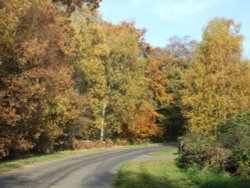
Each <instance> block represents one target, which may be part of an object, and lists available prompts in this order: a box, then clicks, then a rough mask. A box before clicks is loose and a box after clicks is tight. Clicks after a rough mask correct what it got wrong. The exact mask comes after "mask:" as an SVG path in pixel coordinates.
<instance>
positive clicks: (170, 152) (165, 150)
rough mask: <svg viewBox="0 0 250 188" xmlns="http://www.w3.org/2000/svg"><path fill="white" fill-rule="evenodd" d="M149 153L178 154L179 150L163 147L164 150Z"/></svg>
mask: <svg viewBox="0 0 250 188" xmlns="http://www.w3.org/2000/svg"><path fill="white" fill-rule="evenodd" d="M149 154H150V155H156V156H160V155H176V154H177V150H176V149H175V148H171V149H163V150H159V151H154V152H151V153H149Z"/></svg>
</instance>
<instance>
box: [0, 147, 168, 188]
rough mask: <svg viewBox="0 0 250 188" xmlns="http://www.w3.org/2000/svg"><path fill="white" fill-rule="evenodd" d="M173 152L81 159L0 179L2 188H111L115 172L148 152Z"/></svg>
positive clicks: (140, 151) (138, 151)
mask: <svg viewBox="0 0 250 188" xmlns="http://www.w3.org/2000/svg"><path fill="white" fill-rule="evenodd" d="M165 148H172V147H171V146H152V147H144V148H136V149H122V150H121V149H120V150H112V151H106V152H99V153H95V154H89V155H83V156H78V157H72V158H67V159H60V160H56V161H49V162H45V163H40V164H33V165H29V166H25V167H22V168H20V169H16V170H14V171H11V172H8V173H5V174H2V175H0V187H1V188H110V187H114V182H115V174H116V170H117V168H118V167H119V166H120V165H121V164H122V163H124V162H127V161H129V160H132V159H135V158H137V157H140V156H142V155H144V154H146V153H148V152H152V151H156V150H160V149H165Z"/></svg>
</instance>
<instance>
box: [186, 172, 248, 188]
mask: <svg viewBox="0 0 250 188" xmlns="http://www.w3.org/2000/svg"><path fill="white" fill-rule="evenodd" d="M186 174H187V177H188V178H189V179H190V180H191V181H192V182H194V183H195V184H196V185H198V186H199V187H200V188H247V187H250V180H249V179H247V178H240V177H237V178H236V177H232V176H230V175H229V174H228V173H217V174H216V173H212V172H211V171H209V170H207V169H203V170H197V169H193V168H190V169H188V170H187V171H186Z"/></svg>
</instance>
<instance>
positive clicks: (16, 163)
mask: <svg viewBox="0 0 250 188" xmlns="http://www.w3.org/2000/svg"><path fill="white" fill-rule="evenodd" d="M156 145H159V144H140V145H125V146H113V147H111V148H107V147H103V148H91V149H81V150H68V151H59V152H54V153H51V154H43V155H36V156H32V157H28V158H24V159H18V160H10V161H2V162H0V174H1V173H4V172H7V171H10V170H13V169H16V168H19V167H22V166H25V165H30V164H34V163H40V162H45V161H51V160H56V159H63V158H67V157H75V156H79V155H87V154H91V153H96V152H102V151H110V150H115V149H133V148H140V147H146V146H156Z"/></svg>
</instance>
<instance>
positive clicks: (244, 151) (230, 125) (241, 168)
mask: <svg viewBox="0 0 250 188" xmlns="http://www.w3.org/2000/svg"><path fill="white" fill-rule="evenodd" d="M217 140H218V141H219V142H220V143H221V144H222V145H223V147H225V148H227V149H229V150H231V152H232V153H233V155H232V156H231V159H230V160H229V161H228V164H227V166H226V170H228V171H230V172H231V173H234V174H240V175H246V176H249V175H250V111H248V112H244V113H240V114H238V115H236V116H235V117H232V118H230V119H228V120H226V121H225V122H223V123H222V124H220V125H219V126H218V129H217Z"/></svg>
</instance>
